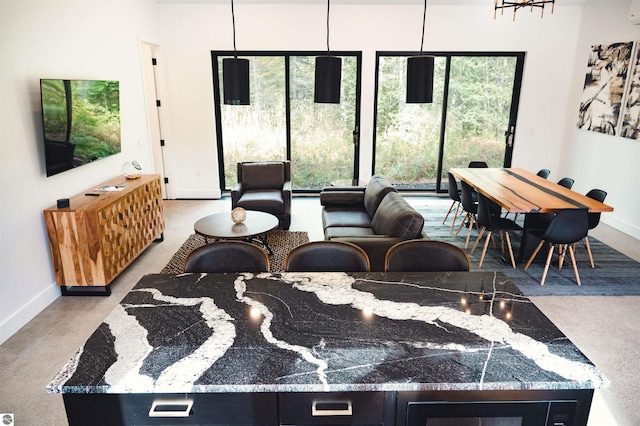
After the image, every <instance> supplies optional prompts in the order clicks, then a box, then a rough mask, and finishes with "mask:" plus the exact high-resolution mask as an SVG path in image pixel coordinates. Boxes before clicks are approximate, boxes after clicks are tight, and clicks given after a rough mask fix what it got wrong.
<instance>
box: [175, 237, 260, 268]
mask: <svg viewBox="0 0 640 426" xmlns="http://www.w3.org/2000/svg"><path fill="white" fill-rule="evenodd" d="M182 269H183V270H184V272H196V273H197V272H200V273H206V272H212V273H213V272H269V270H270V264H269V256H268V255H267V253H266V252H265V251H264V250H262V249H261V248H260V247H258V246H256V245H254V244H251V243H247V242H244V241H233V240H227V241H216V242H213V243H211V244H207V245H205V246H202V247H198V248H197V249H195V250H193V251H192V252H191V253H189V255H188V256H187V258H186V259H185V262H184V267H183V268H182Z"/></svg>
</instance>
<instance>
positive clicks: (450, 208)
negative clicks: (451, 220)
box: [442, 201, 456, 225]
mask: <svg viewBox="0 0 640 426" xmlns="http://www.w3.org/2000/svg"><path fill="white" fill-rule="evenodd" d="M455 205H456V202H455V201H453V202H452V203H451V206H450V207H449V211H448V212H447V214H446V215H445V217H444V219H442V224H443V225H444V223H445V222H446V221H447V218H448V217H449V214H450V213H451V210H453V206H455Z"/></svg>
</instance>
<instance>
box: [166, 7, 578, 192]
mask: <svg viewBox="0 0 640 426" xmlns="http://www.w3.org/2000/svg"><path fill="white" fill-rule="evenodd" d="M440 3H442V2H440ZM457 3H458V6H456V5H453V6H450V5H442V4H436V5H434V6H431V5H430V6H429V7H428V10H427V30H426V35H425V50H434V51H526V52H527V58H526V66H525V75H524V82H523V87H522V95H521V101H520V114H519V118H518V129H517V132H516V148H515V151H514V159H513V164H514V166H518V167H524V168H527V169H530V170H538V169H540V168H542V167H548V168H550V169H552V170H556V169H557V168H558V167H557V166H556V161H557V160H556V159H557V158H559V156H560V148H561V144H560V143H559V142H560V141H562V136H563V132H564V124H565V123H564V115H565V111H566V100H567V96H568V93H569V89H570V87H571V84H570V83H571V78H572V69H573V64H574V58H573V57H574V54H575V50H576V43H577V38H578V31H579V28H580V18H581V10H582V7H581V6H577V5H575V2H573V3H574V5H573V6H563V5H557V6H556V10H555V13H554V14H553V15H550V14H548V15H547V17H546V18H545V19H540V16H539V14H538V13H533V14H532V13H529V12H528V11H520V12H519V13H518V16H517V20H516V21H515V22H513V21H512V19H511V17H510V16H503V17H498V19H496V20H494V19H493V9H492V7H491V5H490V4H489V5H486V4H482V5H479V6H475V5H471V6H466V7H464V8H461V7H460V6H459V3H460V2H457ZM466 3H469V2H466ZM158 11H159V15H158V16H159V22H161V25H162V27H163V28H164V29H165V31H164V36H165V37H163V39H162V41H161V45H162V52H163V59H164V63H166V64H167V67H169V69H168V70H164V73H165V74H164V77H165V78H166V79H167V80H166V81H165V82H164V84H166V86H167V87H168V88H169V93H168V99H167V100H168V104H167V108H169V109H170V110H171V112H170V114H171V123H170V125H171V132H172V137H173V139H174V140H173V141H172V142H171V141H169V142H168V143H169V145H170V146H171V145H172V144H173V145H176V144H177V145H180V147H181V148H180V152H179V153H176V155H173V154H172V155H171V159H170V161H171V162H172V163H171V167H172V170H174V174H175V176H173V177H172V179H173V182H175V183H176V185H175V188H174V189H175V194H176V197H177V198H191V197H193V196H205V195H206V194H209V193H210V191H211V190H213V189H215V188H219V182H218V175H217V169H216V167H215V166H216V164H217V163H216V161H217V156H216V152H215V143H216V140H215V123H214V117H213V95H212V85H213V83H212V76H211V69H210V68H211V58H210V51H211V50H231V49H232V48H233V39H232V34H233V33H232V27H231V8H230V6H229V4H226V3H222V4H220V3H218V4H203V3H195V4H194V3H190V4H177V3H169V4H168V3H163V4H160V5H159V6H158ZM547 13H548V12H547ZM235 15H236V45H237V48H238V49H239V50H324V49H325V48H326V27H325V25H326V5H324V4H322V2H319V3H316V4H303V5H300V4H246V3H241V4H236V6H235ZM330 22H331V30H330V34H331V40H330V47H331V49H332V50H360V51H362V52H363V70H362V78H363V80H362V116H361V144H362V147H363V149H362V152H361V162H360V171H361V177H362V178H367V177H368V176H369V175H370V174H371V158H372V140H373V102H374V75H375V53H376V51H392V50H396V51H412V50H413V51H417V50H419V49H420V38H421V31H422V4H421V2H416V4H413V5H406V4H404V5H395V6H385V5H353V4H337V5H333V4H332V6H331V21H330ZM550 158H551V159H552V160H550Z"/></svg>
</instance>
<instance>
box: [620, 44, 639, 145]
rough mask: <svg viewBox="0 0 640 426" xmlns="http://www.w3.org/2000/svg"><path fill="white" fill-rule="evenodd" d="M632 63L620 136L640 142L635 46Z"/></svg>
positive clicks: (637, 47) (637, 67) (637, 60)
mask: <svg viewBox="0 0 640 426" xmlns="http://www.w3.org/2000/svg"><path fill="white" fill-rule="evenodd" d="M633 62H634V64H633V68H632V71H631V78H630V81H629V85H628V87H629V89H628V90H627V100H626V102H625V108H624V112H623V113H622V130H621V132H620V136H622V137H624V138H629V139H635V140H640V46H636V52H635V55H634V61H633Z"/></svg>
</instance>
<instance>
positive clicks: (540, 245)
mask: <svg viewBox="0 0 640 426" xmlns="http://www.w3.org/2000/svg"><path fill="white" fill-rule="evenodd" d="M543 244H544V240H541V241H540V242H539V243H538V245H537V246H536V249H535V250H534V251H533V253H532V254H531V257H530V258H529V260H528V261H527V263H526V264H525V265H524V270H525V271H526V270H527V268H528V267H529V265H531V262H533V259H535V257H536V255H537V254H538V252H539V251H540V249H541V248H542V245H543Z"/></svg>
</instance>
